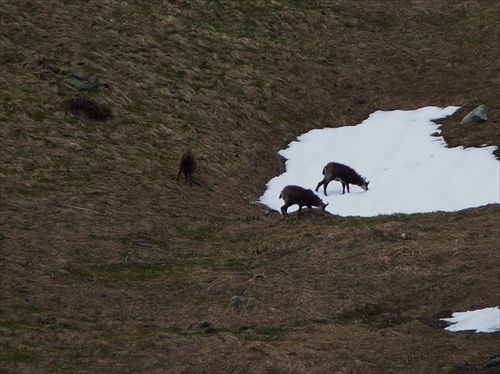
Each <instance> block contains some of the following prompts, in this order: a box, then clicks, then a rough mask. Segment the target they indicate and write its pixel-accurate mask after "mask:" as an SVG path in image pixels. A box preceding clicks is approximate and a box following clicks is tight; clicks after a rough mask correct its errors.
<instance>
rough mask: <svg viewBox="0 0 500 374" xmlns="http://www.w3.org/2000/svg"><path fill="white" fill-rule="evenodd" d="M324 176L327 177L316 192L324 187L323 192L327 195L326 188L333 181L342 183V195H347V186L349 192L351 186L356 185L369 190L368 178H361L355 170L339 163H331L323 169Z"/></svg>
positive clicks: (317, 187)
mask: <svg viewBox="0 0 500 374" xmlns="http://www.w3.org/2000/svg"><path fill="white" fill-rule="evenodd" d="M323 175H324V176H325V177H324V178H323V180H322V181H321V182H319V183H318V185H317V186H316V192H318V189H319V188H320V187H321V185H323V190H324V192H325V196H327V194H326V187H327V186H328V183H330V182H331V181H332V180H336V181H339V182H340V183H342V195H343V194H345V188H346V186H347V192H348V193H350V191H349V184H355V185H356V186H359V187H361V188H362V189H363V190H365V191H367V190H368V183H370V182H368V181H367V180H366V178H363V177H361V175H359V174H358V173H356V171H355V170H354V169H352V168H351V167H349V166H347V165H344V164H340V163H338V162H330V163H329V164H327V165H326V166H325V167H324V168H323Z"/></svg>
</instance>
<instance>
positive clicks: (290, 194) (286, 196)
mask: <svg viewBox="0 0 500 374" xmlns="http://www.w3.org/2000/svg"><path fill="white" fill-rule="evenodd" d="M280 199H283V200H285V205H283V206H282V207H281V214H283V217H284V218H285V220H287V221H290V216H289V215H288V212H287V209H288V207H290V206H291V205H295V204H298V205H299V212H298V213H297V218H298V216H299V214H300V211H301V210H302V207H303V206H307V207H308V208H309V209H311V210H312V207H313V206H317V207H320V208H321V210H322V211H323V212H324V211H325V208H326V206H327V205H328V203H327V204H325V203H323V201H321V199H320V198H319V197H318V196H317V195H316V194H314V192H312V191H311V190H306V189H305V188H302V187H299V186H286V187H285V188H283V191H281V193H280Z"/></svg>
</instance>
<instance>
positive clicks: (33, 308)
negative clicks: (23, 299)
mask: <svg viewBox="0 0 500 374" xmlns="http://www.w3.org/2000/svg"><path fill="white" fill-rule="evenodd" d="M10 308H11V309H12V310H17V311H23V312H29V313H42V312H43V311H44V308H42V307H40V306H38V305H34V304H12V305H11V306H10Z"/></svg>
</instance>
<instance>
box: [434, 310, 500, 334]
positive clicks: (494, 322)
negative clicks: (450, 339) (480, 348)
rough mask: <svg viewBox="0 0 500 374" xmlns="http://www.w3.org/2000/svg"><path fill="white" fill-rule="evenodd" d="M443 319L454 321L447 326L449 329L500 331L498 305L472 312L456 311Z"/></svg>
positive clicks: (454, 330)
mask: <svg viewBox="0 0 500 374" xmlns="http://www.w3.org/2000/svg"><path fill="white" fill-rule="evenodd" d="M441 319H442V320H443V321H446V322H450V323H453V324H452V325H450V326H448V327H446V330H448V331H453V332H456V331H464V330H476V332H486V333H492V332H496V331H500V310H499V309H498V307H494V308H486V309H480V310H474V311H471V312H455V313H453V314H452V317H451V318H441Z"/></svg>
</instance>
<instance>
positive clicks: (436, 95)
mask: <svg viewBox="0 0 500 374" xmlns="http://www.w3.org/2000/svg"><path fill="white" fill-rule="evenodd" d="M498 10H499V9H498V4H497V3H496V2H495V1H493V0H485V1H474V0H468V1H461V2H456V1H451V0H449V1H448V0H447V1H442V2H429V1H417V0H414V1H402V0H401V1H393V0H392V1H358V2H352V1H346V0H337V1H313V2H307V3H302V2H295V1H282V2H271V3H270V2H265V1H254V2H250V3H245V2H236V3H235V2H228V1H217V2H209V3H206V2H201V1H194V2H193V1H192V2H184V3H183V2H167V3H166V2H162V1H148V2H144V1H134V0H127V1H122V2H102V1H90V2H86V3H85V4H84V3H80V2H70V1H63V0H59V1H52V2H43V1H11V0H8V1H7V2H6V3H5V4H3V5H2V7H1V9H0V19H1V21H2V29H1V30H0V32H1V36H2V37H1V38H0V64H1V68H2V74H1V75H0V90H1V97H2V100H1V101H0V105H1V111H0V122H1V123H0V139H1V140H0V142H1V147H0V155H1V156H0V159H1V164H0V178H1V210H2V214H1V215H0V220H1V221H0V222H1V231H0V244H1V254H0V272H1V274H2V278H1V284H0V295H1V304H0V312H1V321H0V337H1V339H0V345H1V346H0V371H1V372H6V373H9V372H16V373H19V372H22V373H40V372H82V373H83V372H102V371H111V372H144V371H147V372H153V373H156V372H158V373H160V372H172V373H180V372H186V373H188V372H193V373H200V372H206V373H220V372H226V373H310V372H316V373H331V372H339V373H360V372H364V373H401V372H408V373H446V372H454V373H461V372H474V373H481V372H489V371H488V369H486V368H485V367H484V364H485V362H486V361H487V359H488V356H489V355H491V354H496V353H499V352H498V346H499V340H498V334H489V335H485V334H475V333H473V332H463V333H457V334H452V333H448V332H446V331H444V330H443V326H442V325H440V324H439V318H441V317H445V316H447V315H449V313H450V312H451V311H461V310H467V309H475V308H483V307H489V306H494V305H498V304H499V302H500V300H499V294H498V282H499V273H498V260H499V253H498V243H499V223H500V222H499V213H500V211H499V207H498V205H491V206H487V207H480V208H475V209H469V210H465V211H461V212H456V213H434V214H418V215H408V216H406V215H393V216H382V217H375V218H356V217H347V218H341V217H335V216H331V215H318V216H316V217H314V218H313V217H311V216H309V215H307V214H305V215H304V217H302V218H301V219H300V220H295V219H292V222H290V223H285V222H284V221H283V220H282V218H281V217H280V215H279V214H278V213H277V212H268V211H267V209H266V208H265V207H262V206H260V205H258V204H255V203H254V202H255V200H256V199H257V198H258V197H259V196H260V195H261V194H262V193H263V191H264V188H265V183H266V182H267V181H268V180H269V179H270V178H271V177H273V176H275V175H277V174H279V173H281V172H282V171H283V160H282V159H280V158H279V156H278V154H277V151H278V150H279V149H282V148H283V147H285V146H286V144H288V142H290V141H292V140H293V139H294V138H295V137H296V136H298V135H300V134H301V133H303V132H305V131H308V130H310V129H313V128H318V127H326V126H328V127H336V126H346V125H354V124H356V123H359V122H360V121H361V120H363V119H365V118H366V117H367V115H369V114H370V113H372V112H373V111H375V110H391V109H415V108H418V107H421V106H425V105H438V106H447V105H462V106H463V108H462V109H461V110H460V111H459V112H458V113H457V114H455V115H454V116H453V117H451V118H448V119H445V120H442V121H440V122H441V123H442V124H443V126H442V130H443V134H444V136H445V139H446V140H447V141H448V142H449V144H450V146H459V145H463V146H480V145H482V144H488V145H495V146H498V145H499V132H498V118H499V115H500V101H498V83H499V71H498V57H499V49H498ZM47 64H51V65H53V66H58V67H60V68H61V69H64V71H68V72H71V73H73V74H77V75H78V76H81V77H83V78H84V79H91V78H93V77H97V78H98V79H99V83H100V86H99V89H98V90H97V91H91V92H87V93H86V94H88V96H89V97H90V98H91V99H93V100H95V101H96V102H98V103H100V104H101V105H103V106H104V107H105V108H109V109H110V110H112V113H113V116H112V118H111V119H109V120H106V121H92V120H89V119H85V118H79V117H78V116H73V115H70V114H68V113H67V112H66V110H65V107H64V102H65V101H67V100H68V99H71V98H72V97H74V96H75V95H76V94H77V93H76V91H75V87H73V86H71V85H69V84H67V82H65V81H64V80H47V76H48V75H47ZM479 104H485V105H486V106H487V109H488V116H489V118H490V119H489V121H488V122H486V123H483V124H477V125H472V126H463V125H460V120H461V118H462V117H463V116H464V115H465V114H466V113H467V112H468V111H470V110H471V109H473V108H474V107H475V106H477V105H479ZM186 148H191V149H193V151H194V152H195V154H196V156H197V159H198V170H197V172H196V173H195V175H194V178H193V180H194V186H193V187H191V188H190V187H189V186H187V185H185V184H184V183H183V182H176V181H175V176H176V173H177V167H178V161H179V157H180V155H181V154H182V152H183V151H184V150H185V149H186ZM497 156H498V151H497ZM466 174H467V171H466V170H464V177H465V178H466V177H467V176H466ZM455 182H456V183H459V181H455ZM478 183H480V181H478ZM471 193H474V191H471ZM293 218H295V217H294V216H293ZM403 233H404V234H406V236H405V238H403V237H401V234H403ZM233 296H242V297H246V298H249V299H251V300H252V302H251V303H249V304H248V305H245V306H239V307H235V306H233V305H231V298H232V297H233ZM203 322H207V323H205V324H203ZM208 322H210V324H208ZM206 326H210V328H208V329H207V327H206ZM465 370H467V371H465Z"/></svg>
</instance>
